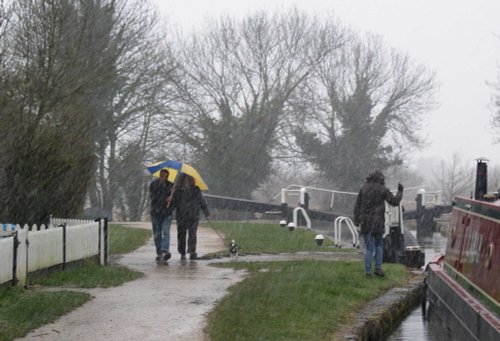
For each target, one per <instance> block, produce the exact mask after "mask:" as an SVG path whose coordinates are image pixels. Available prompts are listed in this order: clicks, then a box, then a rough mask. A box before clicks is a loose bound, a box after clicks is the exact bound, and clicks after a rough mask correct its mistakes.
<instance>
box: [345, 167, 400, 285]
mask: <svg viewBox="0 0 500 341" xmlns="http://www.w3.org/2000/svg"><path fill="white" fill-rule="evenodd" d="M402 197H403V185H401V184H398V193H397V194H396V195H393V194H392V193H391V191H390V190H389V189H388V188H387V187H385V178H384V174H382V172H381V171H378V170H377V171H374V172H373V173H370V175H368V177H367V178H366V183H365V184H364V185H363V187H361V189H360V191H359V194H358V197H357V199H356V205H355V206H354V224H355V225H356V226H360V227H361V234H362V235H363V238H364V240H365V274H366V275H367V276H371V275H372V257H373V253H374V252H375V272H374V273H375V275H377V276H384V272H383V271H382V259H383V250H384V248H383V240H382V236H383V234H384V232H385V203H386V202H387V203H388V204H389V205H392V206H397V205H399V203H400V202H401V198H402Z"/></svg>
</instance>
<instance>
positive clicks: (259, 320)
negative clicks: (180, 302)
mask: <svg viewBox="0 0 500 341" xmlns="http://www.w3.org/2000/svg"><path fill="white" fill-rule="evenodd" d="M218 266H225V267H234V268H236V269H246V270H247V271H249V272H250V273H251V274H250V276H249V277H247V278H246V279H245V280H243V281H242V282H240V283H238V284H236V285H234V286H232V287H231V288H230V290H229V294H228V295H226V296H225V297H224V298H223V299H222V300H221V301H220V302H219V304H218V305H217V306H216V308H215V309H214V310H213V311H212V312H211V313H210V314H209V323H208V327H207V332H208V334H209V335H210V338H211V339H212V340H240V341H243V340H289V341H291V340H328V339H329V336H331V335H333V333H334V332H335V331H336V329H338V328H339V327H340V326H341V325H342V324H345V323H348V322H349V321H350V319H352V318H353V316H354V314H355V312H356V311H358V310H359V309H360V308H361V307H362V306H363V305H364V304H365V303H366V302H367V301H369V300H371V299H373V298H375V297H377V296H379V295H380V294H382V293H383V292H385V291H387V290H388V289H389V288H391V287H394V286H399V285H402V284H404V283H406V281H407V270H406V269H405V268H404V267H403V266H401V265H395V264H385V265H384V270H385V271H386V277H384V278H378V277H373V278H366V277H365V275H364V273H363V270H362V269H361V268H360V267H361V266H362V265H361V263H356V262H331V261H290V262H271V263H268V262H265V263H262V262H260V263H243V262H239V263H232V264H220V265H218Z"/></svg>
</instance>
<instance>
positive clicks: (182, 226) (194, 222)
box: [170, 174, 210, 260]
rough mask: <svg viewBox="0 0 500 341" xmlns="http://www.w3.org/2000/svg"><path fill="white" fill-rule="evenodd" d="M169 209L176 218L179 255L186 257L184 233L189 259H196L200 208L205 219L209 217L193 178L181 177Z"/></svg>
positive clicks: (182, 257)
mask: <svg viewBox="0 0 500 341" xmlns="http://www.w3.org/2000/svg"><path fill="white" fill-rule="evenodd" d="M170 207H171V209H172V210H174V209H175V215H176V219H177V250H178V251H179V253H180V255H181V259H186V234H187V237H188V240H187V252H188V253H189V255H190V256H189V259H191V260H196V259H197V258H198V256H197V253H196V235H197V230H198V223H199V221H200V209H201V210H202V211H203V213H204V214H205V217H206V218H207V219H209V218H210V212H209V210H208V207H207V204H206V202H205V199H203V196H202V194H201V190H200V189H199V188H198V187H197V186H195V184H194V178H193V177H191V176H189V175H187V174H184V175H183V177H182V179H181V186H180V188H178V189H176V190H175V192H174V194H173V199H172V203H171V205H170Z"/></svg>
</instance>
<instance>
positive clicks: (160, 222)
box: [149, 169, 172, 261]
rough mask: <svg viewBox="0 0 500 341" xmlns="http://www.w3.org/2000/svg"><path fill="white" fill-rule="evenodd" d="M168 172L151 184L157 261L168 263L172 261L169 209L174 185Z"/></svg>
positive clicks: (152, 221)
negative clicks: (169, 178)
mask: <svg viewBox="0 0 500 341" xmlns="http://www.w3.org/2000/svg"><path fill="white" fill-rule="evenodd" d="M168 175H169V173H168V170H166V169H162V170H161V171H160V178H159V179H155V180H153V181H152V182H151V183H150V184H149V194H150V196H151V223H152V225H153V237H154V242H155V247H156V260H157V261H159V260H163V261H167V260H169V259H170V257H171V254H170V251H169V249H170V224H171V223H172V212H171V210H169V209H168V202H169V201H170V199H171V197H170V194H171V192H172V183H171V182H169V181H168Z"/></svg>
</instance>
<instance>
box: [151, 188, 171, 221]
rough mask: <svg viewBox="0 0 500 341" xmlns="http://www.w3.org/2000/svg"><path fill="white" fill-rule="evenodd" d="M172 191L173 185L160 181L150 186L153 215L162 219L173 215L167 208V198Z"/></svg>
mask: <svg viewBox="0 0 500 341" xmlns="http://www.w3.org/2000/svg"><path fill="white" fill-rule="evenodd" d="M171 191H172V183H171V182H168V181H166V182H162V181H161V180H160V179H156V180H153V181H152V182H151V183H150V184H149V195H150V196H151V215H153V216H155V217H158V218H162V217H164V216H165V215H168V214H170V213H171V212H170V210H169V209H168V208H167V198H168V196H169V195H170V192H171Z"/></svg>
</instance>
